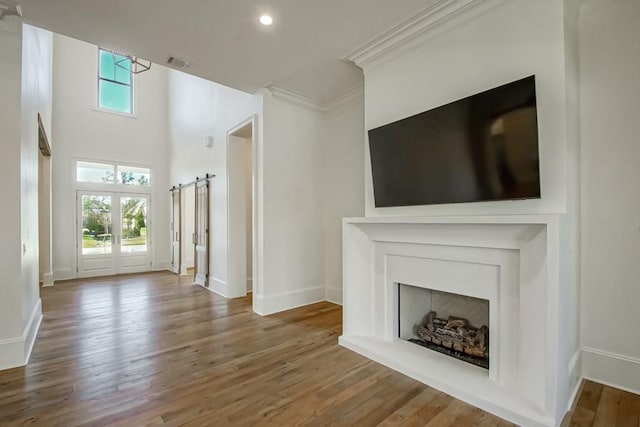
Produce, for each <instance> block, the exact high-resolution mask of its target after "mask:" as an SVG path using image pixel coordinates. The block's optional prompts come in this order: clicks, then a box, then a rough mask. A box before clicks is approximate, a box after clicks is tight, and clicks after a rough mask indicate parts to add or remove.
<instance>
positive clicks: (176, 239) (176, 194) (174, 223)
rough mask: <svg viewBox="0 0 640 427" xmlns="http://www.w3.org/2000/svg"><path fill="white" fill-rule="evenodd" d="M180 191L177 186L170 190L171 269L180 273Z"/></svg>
mask: <svg viewBox="0 0 640 427" xmlns="http://www.w3.org/2000/svg"><path fill="white" fill-rule="evenodd" d="M181 199H182V191H181V189H179V188H174V189H173V190H171V200H172V208H171V271H172V272H173V273H176V274H180V266H181V265H182V248H181V245H180V242H181V240H180V239H181V232H180V231H181V226H182V202H181Z"/></svg>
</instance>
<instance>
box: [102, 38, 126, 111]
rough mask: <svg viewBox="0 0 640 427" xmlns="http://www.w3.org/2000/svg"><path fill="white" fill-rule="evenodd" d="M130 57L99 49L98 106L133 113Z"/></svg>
mask: <svg viewBox="0 0 640 427" xmlns="http://www.w3.org/2000/svg"><path fill="white" fill-rule="evenodd" d="M132 89H133V77H132V73H131V59H129V58H127V57H126V56H123V55H118V54H116V53H113V52H110V51H107V50H103V49H99V51H98V107H100V108H104V109H105V110H111V111H116V112H118V113H124V114H133V90H132Z"/></svg>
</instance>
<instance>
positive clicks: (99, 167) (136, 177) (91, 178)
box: [76, 161, 151, 187]
mask: <svg viewBox="0 0 640 427" xmlns="http://www.w3.org/2000/svg"><path fill="white" fill-rule="evenodd" d="M76 181H77V182H90V183H95V184H122V185H137V186H142V187H148V186H150V185H151V169H149V168H144V167H139V166H125V165H115V164H109V163H95V162H84V161H79V162H77V164H76Z"/></svg>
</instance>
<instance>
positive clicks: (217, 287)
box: [206, 277, 229, 298]
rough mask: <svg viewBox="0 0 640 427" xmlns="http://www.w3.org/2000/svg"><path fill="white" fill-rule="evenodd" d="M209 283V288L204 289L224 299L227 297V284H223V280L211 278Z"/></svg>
mask: <svg viewBox="0 0 640 427" xmlns="http://www.w3.org/2000/svg"><path fill="white" fill-rule="evenodd" d="M210 282H211V283H209V287H208V288H206V289H208V290H210V291H211V292H214V293H216V294H218V295H220V296H223V297H225V298H226V297H227V294H228V293H229V292H228V291H227V282H225V281H224V280H221V279H218V278H217V277H212V278H211V279H210Z"/></svg>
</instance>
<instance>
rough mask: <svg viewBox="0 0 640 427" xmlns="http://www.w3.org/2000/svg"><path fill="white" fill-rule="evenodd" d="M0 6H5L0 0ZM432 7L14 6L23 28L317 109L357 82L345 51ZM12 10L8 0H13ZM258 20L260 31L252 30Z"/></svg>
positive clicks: (172, 2) (340, 1)
mask: <svg viewBox="0 0 640 427" xmlns="http://www.w3.org/2000/svg"><path fill="white" fill-rule="evenodd" d="M0 1H2V2H3V3H10V2H11V0H9V1H3V0H0ZM434 1H436V0H21V1H20V3H21V4H22V8H23V12H24V18H25V21H26V22H28V23H30V24H33V25H36V26H39V27H42V28H46V29H48V30H51V31H54V32H57V33H60V34H64V35H67V36H70V37H74V38H77V39H80V40H84V41H87V42H90V43H93V44H96V45H99V46H101V47H105V48H109V49H114V50H118V51H121V52H125V53H129V54H132V55H137V56H140V57H143V58H145V59H149V60H152V61H153V62H155V63H159V64H163V63H164V62H165V61H166V59H167V58H168V57H169V56H170V55H173V56H177V57H180V58H184V59H187V60H188V61H189V62H190V63H191V66H190V68H189V69H187V70H186V71H187V72H189V73H191V74H195V75H197V76H200V77H204V78H207V79H210V80H213V81H216V82H218V83H222V84H225V85H227V86H231V87H234V88H236V89H240V90H243V91H246V92H250V93H253V92H255V91H256V90H258V89H260V88H262V87H265V86H267V85H269V84H276V85H278V86H281V87H284V88H286V89H289V90H291V91H293V92H296V93H298V94H300V95H304V96H307V97H310V98H313V99H314V100H316V101H317V102H320V103H327V102H330V101H331V100H333V99H335V98H338V97H339V96H341V95H343V94H345V93H347V92H349V91H350V90H353V89H354V88H356V87H358V86H360V85H362V71H361V70H360V69H358V68H357V67H355V66H354V65H353V64H350V63H347V62H345V61H342V60H341V58H343V57H344V56H345V55H346V54H347V53H349V52H350V51H352V50H353V49H356V48H358V47H360V46H361V45H363V44H365V43H366V42H368V41H369V40H371V39H373V38H374V37H375V36H377V35H379V34H381V33H383V32H384V31H386V30H388V29H390V28H392V27H394V26H396V25H397V24H399V23H401V22H403V21H405V20H406V19H407V18H409V17H411V16H413V15H414V14H416V13H417V12H419V11H421V10H423V9H425V8H426V7H427V6H429V5H430V4H432V3H433V2H434ZM13 3H15V1H13ZM263 13H269V14H271V15H272V16H273V18H274V24H273V25H272V26H270V27H265V26H262V25H260V24H259V23H258V18H259V17H260V15H261V14H263Z"/></svg>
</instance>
